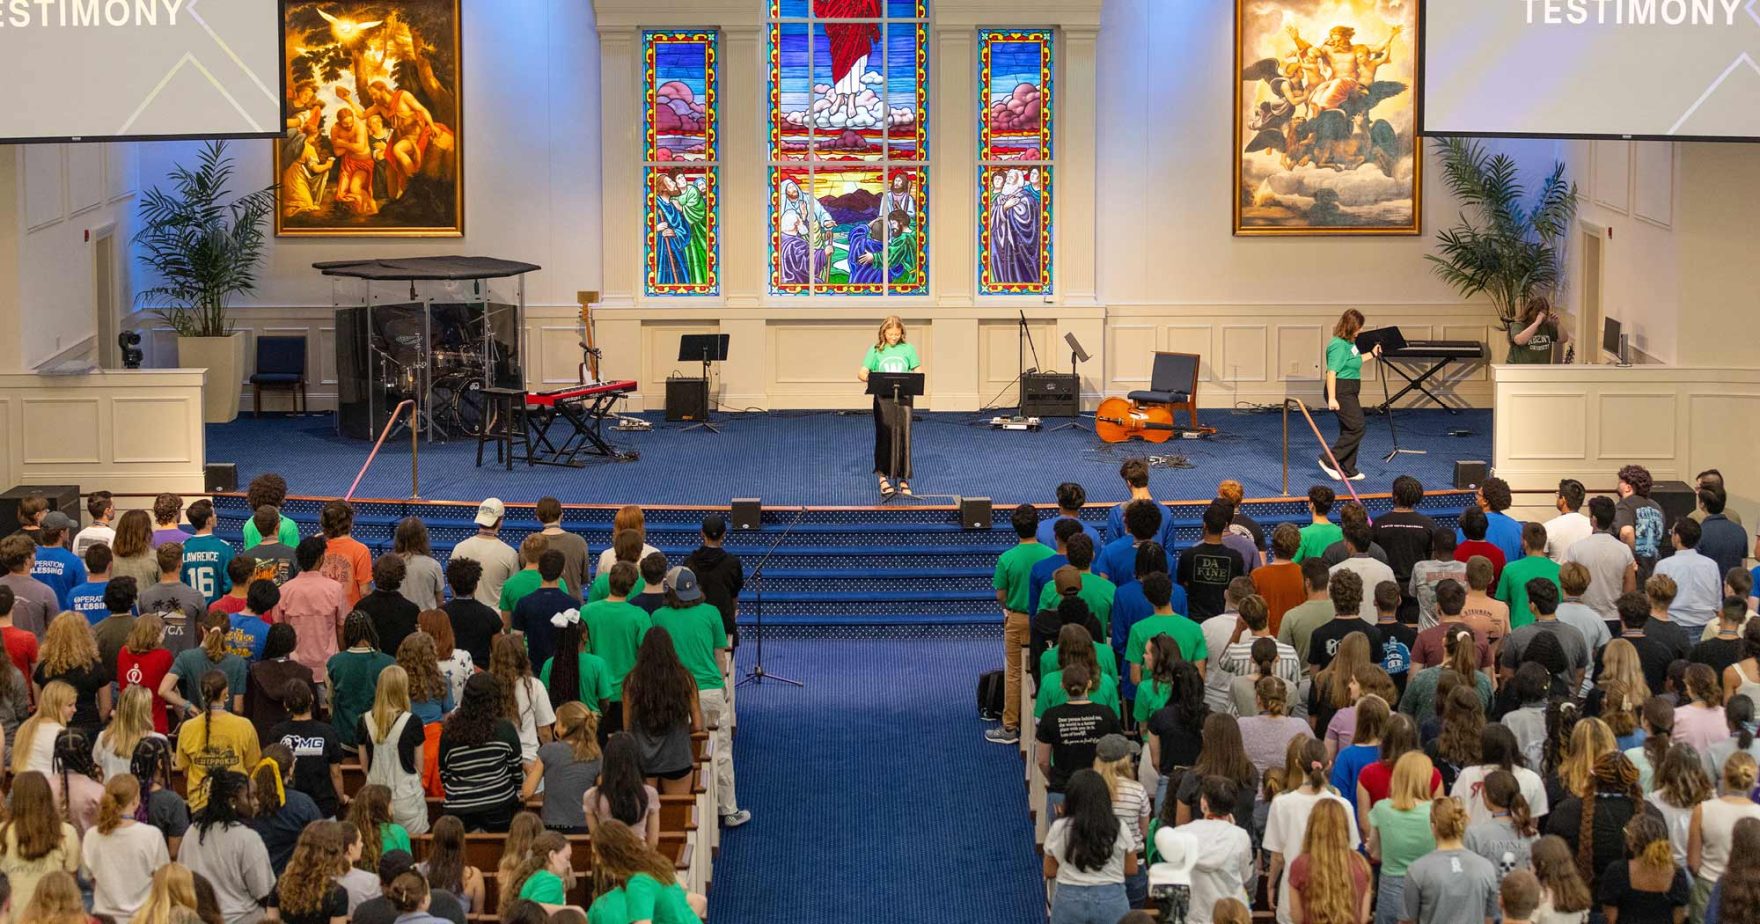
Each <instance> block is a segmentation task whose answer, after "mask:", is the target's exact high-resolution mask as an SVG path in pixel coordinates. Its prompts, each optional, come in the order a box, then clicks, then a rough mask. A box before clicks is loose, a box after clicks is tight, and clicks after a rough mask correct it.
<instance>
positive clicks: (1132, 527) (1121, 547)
mask: <svg viewBox="0 0 1760 924" xmlns="http://www.w3.org/2000/svg"><path fill="white" fill-rule="evenodd" d="M1124 507H1125V511H1124V525H1125V530H1126V534H1125V536H1124V538H1122V539H1114V540H1112V541H1111V542H1108V543H1106V548H1104V549H1101V550H1100V554H1099V556H1097V557H1096V558H1095V560H1094V573H1095V574H1099V575H1102V576H1104V577H1105V578H1106V579H1107V580H1109V581H1111V582H1112V583H1114V584H1124V583H1127V582H1130V581H1134V580H1136V579H1137V574H1136V566H1137V549H1138V548H1140V547H1141V546H1142V545H1143V543H1145V542H1154V543H1157V544H1159V545H1160V546H1161V547H1162V548H1166V547H1167V543H1165V542H1163V541H1162V539H1161V538H1160V535H1161V533H1163V532H1164V531H1163V530H1162V529H1161V526H1162V524H1163V523H1172V522H1173V518H1172V517H1171V516H1169V515H1168V513H1167V508H1166V507H1163V506H1161V505H1160V504H1157V503H1156V502H1154V501H1152V500H1134V501H1131V502H1130V503H1128V504H1125V505H1124ZM1165 532H1171V530H1166V531H1165Z"/></svg>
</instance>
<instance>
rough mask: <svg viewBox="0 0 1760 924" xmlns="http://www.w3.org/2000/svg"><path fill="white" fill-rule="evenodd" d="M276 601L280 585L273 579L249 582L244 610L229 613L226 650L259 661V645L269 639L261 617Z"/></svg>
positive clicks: (278, 601) (260, 646) (279, 600)
mask: <svg viewBox="0 0 1760 924" xmlns="http://www.w3.org/2000/svg"><path fill="white" fill-rule="evenodd" d="M280 602H281V588H279V587H276V586H275V582H274V581H270V580H258V581H252V582H251V589H250V590H249V591H247V592H246V594H245V602H244V612H242V613H233V614H232V617H231V626H232V627H231V628H230V629H228V630H227V631H226V651H227V653H229V654H235V655H238V656H239V657H241V658H243V659H245V660H246V661H258V660H261V659H262V657H263V646H264V645H266V644H267V643H268V641H269V623H267V622H266V621H264V619H263V616H264V614H266V613H268V612H269V611H270V610H273V609H274V608H275V605H276V604H278V603H280Z"/></svg>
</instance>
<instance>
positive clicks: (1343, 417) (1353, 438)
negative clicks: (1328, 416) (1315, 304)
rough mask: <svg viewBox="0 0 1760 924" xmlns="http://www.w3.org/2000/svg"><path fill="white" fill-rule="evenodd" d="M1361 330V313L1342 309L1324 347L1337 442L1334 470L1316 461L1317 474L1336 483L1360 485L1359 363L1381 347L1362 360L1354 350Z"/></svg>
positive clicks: (1377, 352)
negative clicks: (1346, 480)
mask: <svg viewBox="0 0 1760 924" xmlns="http://www.w3.org/2000/svg"><path fill="white" fill-rule="evenodd" d="M1362 329H1363V313H1362V312H1361V311H1358V310H1357V309H1355V308H1347V309H1345V313H1344V314H1342V315H1340V316H1339V318H1338V323H1337V324H1336V325H1334V326H1333V328H1332V342H1331V343H1328V344H1327V345H1326V406H1327V407H1329V408H1331V409H1332V410H1333V411H1334V412H1335V413H1336V414H1337V415H1338V439H1336V440H1334V441H1333V442H1332V458H1333V460H1335V461H1336V462H1337V463H1338V469H1337V470H1334V469H1333V467H1332V466H1330V465H1328V464H1326V459H1325V458H1321V459H1320V470H1321V471H1323V472H1325V473H1326V474H1327V475H1328V476H1330V477H1333V478H1337V479H1340V480H1344V479H1350V480H1351V481H1362V480H1363V477H1364V476H1363V473H1362V472H1359V471H1357V447H1358V446H1361V445H1362V443H1363V404H1362V401H1361V400H1359V399H1360V393H1361V392H1362V390H1363V363H1365V362H1372V361H1374V359H1375V357H1377V356H1380V355H1381V346H1380V345H1379V344H1377V345H1376V347H1375V351H1374V352H1373V353H1370V354H1369V355H1368V356H1364V355H1363V354H1362V353H1361V352H1359V351H1358V350H1357V342H1356V341H1357V334H1358V333H1359V332H1361V331H1362Z"/></svg>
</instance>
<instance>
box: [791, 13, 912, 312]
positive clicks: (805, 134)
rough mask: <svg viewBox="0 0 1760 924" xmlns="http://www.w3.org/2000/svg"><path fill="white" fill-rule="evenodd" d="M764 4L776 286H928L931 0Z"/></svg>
mask: <svg viewBox="0 0 1760 924" xmlns="http://www.w3.org/2000/svg"><path fill="white" fill-rule="evenodd" d="M766 2H767V4H768V7H769V11H768V12H769V25H770V36H769V47H768V50H769V63H770V75H769V102H770V118H769V135H770V144H769V148H770V154H769V162H770V209H769V228H768V230H769V237H770V248H769V251H770V273H769V275H770V285H769V288H770V292H771V293H772V294H775V295H814V294H818V295H886V294H891V295H921V294H924V293H926V292H928V290H929V273H928V259H927V258H928V221H929V196H928V178H929V174H928V159H929V127H928V115H927V105H926V103H927V98H928V73H927V71H928V41H929V27H928V22H927V16H928V0H766Z"/></svg>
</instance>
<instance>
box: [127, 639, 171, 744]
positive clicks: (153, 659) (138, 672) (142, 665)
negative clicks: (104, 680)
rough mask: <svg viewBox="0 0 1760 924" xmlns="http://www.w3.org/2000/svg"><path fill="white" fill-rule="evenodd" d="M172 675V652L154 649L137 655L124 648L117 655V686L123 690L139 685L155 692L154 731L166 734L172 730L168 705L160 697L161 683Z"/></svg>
mask: <svg viewBox="0 0 1760 924" xmlns="http://www.w3.org/2000/svg"><path fill="white" fill-rule="evenodd" d="M169 673H171V652H169V651H166V650H165V649H163V648H154V649H153V650H151V651H148V652H145V653H143V654H135V653H134V652H132V651H130V650H129V649H128V648H127V647H124V648H123V649H122V651H121V652H120V653H118V654H117V655H116V685H117V687H118V688H120V689H122V690H127V689H128V688H129V687H131V686H135V685H139V686H143V687H146V688H147V689H149V690H151V691H153V731H156V732H159V733H160V734H165V733H166V732H169V731H170V730H171V723H170V721H169V719H168V718H167V716H166V708H167V706H166V703H165V700H164V699H161V698H160V696H159V682H160V681H162V680H164V679H165V675H166V674H169Z"/></svg>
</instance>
